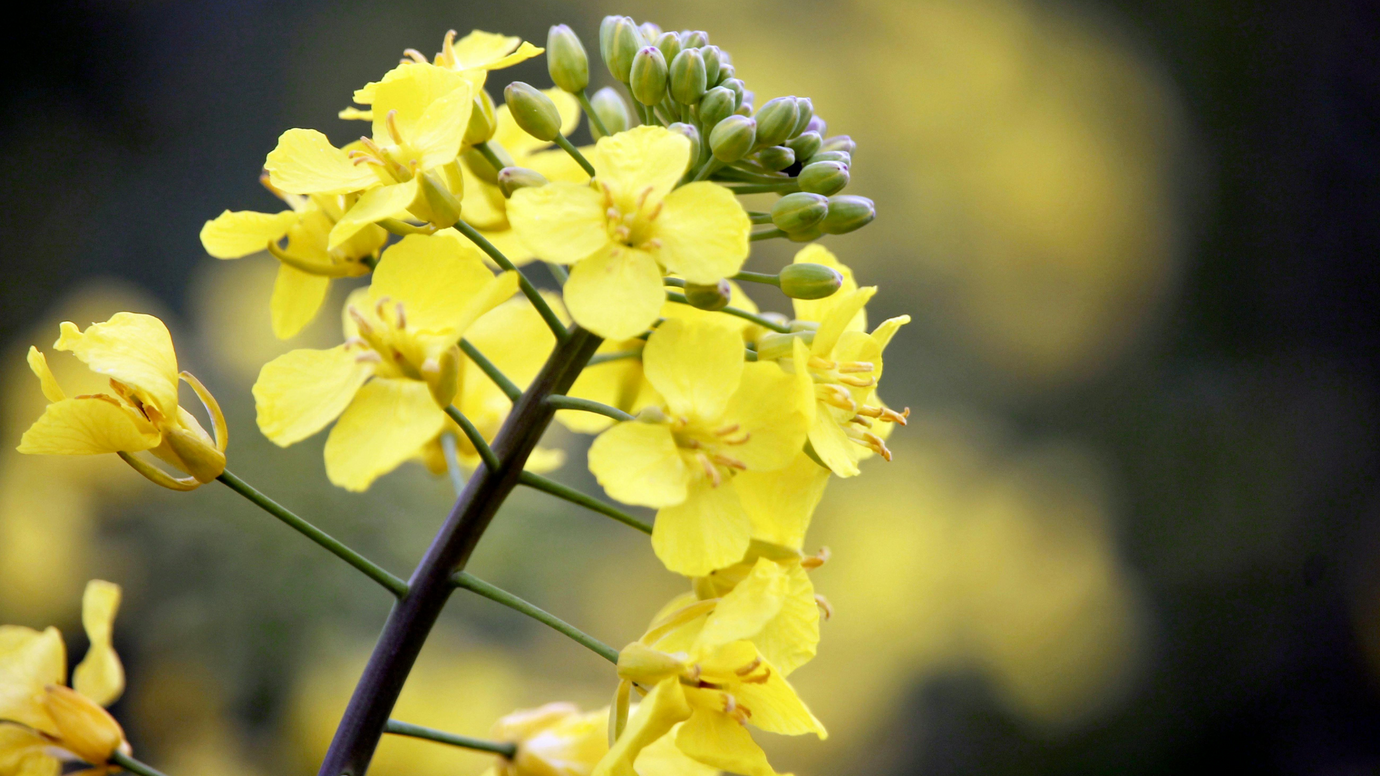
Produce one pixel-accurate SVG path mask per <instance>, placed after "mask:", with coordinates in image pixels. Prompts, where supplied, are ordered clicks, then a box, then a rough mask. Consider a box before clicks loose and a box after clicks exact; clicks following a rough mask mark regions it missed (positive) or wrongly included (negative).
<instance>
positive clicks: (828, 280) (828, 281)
mask: <svg viewBox="0 0 1380 776" xmlns="http://www.w3.org/2000/svg"><path fill="white" fill-rule="evenodd" d="M780 278H781V293H783V294H785V295H786V296H789V297H790V298H792V299H823V298H824V297H826V296H833V295H834V292H836V291H838V290H839V288H841V287H842V286H843V275H841V274H839V271H838V270H836V269H834V268H833V267H826V266H824V265H823V264H789V265H787V266H786V268H785V269H782V270H781V274H780Z"/></svg>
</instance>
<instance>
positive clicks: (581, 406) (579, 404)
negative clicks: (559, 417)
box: [546, 396, 637, 421]
mask: <svg viewBox="0 0 1380 776" xmlns="http://www.w3.org/2000/svg"><path fill="white" fill-rule="evenodd" d="M546 403H547V404H549V405H551V406H552V407H555V408H556V409H558V410H580V411H582V412H593V413H594V414H596V415H603V416H604V417H608V418H613V419H614V420H617V421H628V420H636V419H637V418H634V417H633V416H632V415H629V414H628V413H626V412H624V411H622V410H620V409H618V408H617V407H610V406H609V405H607V404H601V403H599V402H597V401H590V400H589V399H580V398H576V397H574V396H548V397H546Z"/></svg>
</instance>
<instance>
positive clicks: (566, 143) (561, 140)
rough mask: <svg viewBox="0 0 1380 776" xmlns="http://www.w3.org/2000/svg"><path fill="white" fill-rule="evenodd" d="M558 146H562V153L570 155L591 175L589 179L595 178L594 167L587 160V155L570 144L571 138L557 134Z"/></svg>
mask: <svg viewBox="0 0 1380 776" xmlns="http://www.w3.org/2000/svg"><path fill="white" fill-rule="evenodd" d="M556 145H558V146H560V147H561V150H562V151H565V152H566V153H568V154H570V158H572V159H574V160H575V161H576V162H578V163H579V165H580V166H581V167H583V168H584V169H585V172H587V173H589V177H591V178H593V177H594V165H592V164H590V163H589V160H588V159H586V158H585V155H584V154H582V153H580V149H578V148H576V147H575V146H574V145H572V144H571V143H570V139H569V138H567V137H566V136H565V135H562V134H560V133H559V132H557V133H556Z"/></svg>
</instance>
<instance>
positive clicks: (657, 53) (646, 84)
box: [628, 46, 666, 105]
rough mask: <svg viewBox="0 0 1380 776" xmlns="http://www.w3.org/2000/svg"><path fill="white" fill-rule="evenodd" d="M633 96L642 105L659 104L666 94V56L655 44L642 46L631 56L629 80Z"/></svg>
mask: <svg viewBox="0 0 1380 776" xmlns="http://www.w3.org/2000/svg"><path fill="white" fill-rule="evenodd" d="M628 86H629V87H631V89H632V93H633V97H634V98H636V99H637V101H638V102H640V103H642V104H643V105H659V104H660V103H661V100H662V98H663V97H665V96H666V58H665V57H663V56H661V50H660V49H658V48H657V47H656V46H643V47H642V48H640V49H638V51H637V56H635V57H633V63H632V74H631V80H630V81H629V82H628Z"/></svg>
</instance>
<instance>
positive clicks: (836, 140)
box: [819, 133, 858, 154]
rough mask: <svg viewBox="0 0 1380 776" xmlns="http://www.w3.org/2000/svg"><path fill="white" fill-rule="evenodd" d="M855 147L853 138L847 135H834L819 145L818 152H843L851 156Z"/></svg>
mask: <svg viewBox="0 0 1380 776" xmlns="http://www.w3.org/2000/svg"><path fill="white" fill-rule="evenodd" d="M821 134H822V133H821ZM857 147H858V144H857V143H854V142H853V138H851V137H849V136H847V135H835V136H833V137H829V138H825V139H824V142H823V143H822V144H820V146H819V150H821V151H845V152H847V153H849V154H852V153H853V152H854V151H855V150H856V149H857Z"/></svg>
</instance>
